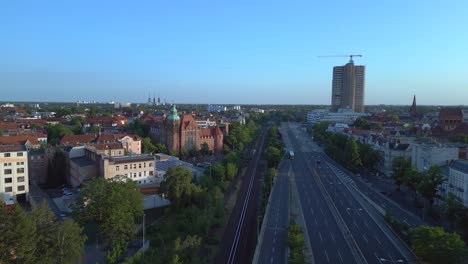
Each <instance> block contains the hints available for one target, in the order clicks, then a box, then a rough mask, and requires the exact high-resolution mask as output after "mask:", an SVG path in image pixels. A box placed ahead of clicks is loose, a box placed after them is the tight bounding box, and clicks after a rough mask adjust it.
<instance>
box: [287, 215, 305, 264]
mask: <svg viewBox="0 0 468 264" xmlns="http://www.w3.org/2000/svg"><path fill="white" fill-rule="evenodd" d="M304 245H305V239H304V234H303V233H302V229H301V228H300V227H299V226H298V225H297V224H296V223H295V222H294V220H291V222H290V223H289V227H288V247H289V257H288V263H291V264H304V263H305V255H304Z"/></svg>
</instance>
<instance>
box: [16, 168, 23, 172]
mask: <svg viewBox="0 0 468 264" xmlns="http://www.w3.org/2000/svg"><path fill="white" fill-rule="evenodd" d="M16 173H24V168H17V169H16Z"/></svg>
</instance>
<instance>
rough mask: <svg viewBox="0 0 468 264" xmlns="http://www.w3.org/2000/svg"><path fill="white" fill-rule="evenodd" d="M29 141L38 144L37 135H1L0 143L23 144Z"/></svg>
mask: <svg viewBox="0 0 468 264" xmlns="http://www.w3.org/2000/svg"><path fill="white" fill-rule="evenodd" d="M27 141H29V142H30V143H31V144H33V145H37V144H39V140H38V137H34V136H1V137H0V145H24V144H25V143H26V142H27Z"/></svg>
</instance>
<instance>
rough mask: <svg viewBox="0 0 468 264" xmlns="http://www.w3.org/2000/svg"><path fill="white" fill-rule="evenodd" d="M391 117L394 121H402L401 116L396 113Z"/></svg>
mask: <svg viewBox="0 0 468 264" xmlns="http://www.w3.org/2000/svg"><path fill="white" fill-rule="evenodd" d="M391 119H392V121H393V122H398V121H400V117H398V115H395V114H393V115H392V117H391Z"/></svg>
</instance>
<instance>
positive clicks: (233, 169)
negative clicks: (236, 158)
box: [226, 162, 237, 181]
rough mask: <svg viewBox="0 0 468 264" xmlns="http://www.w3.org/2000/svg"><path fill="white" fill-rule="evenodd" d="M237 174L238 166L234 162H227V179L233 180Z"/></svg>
mask: <svg viewBox="0 0 468 264" xmlns="http://www.w3.org/2000/svg"><path fill="white" fill-rule="evenodd" d="M236 175H237V166H236V164H234V163H231V162H228V163H227V164H226V180H228V181H232V179H234V177H236Z"/></svg>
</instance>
